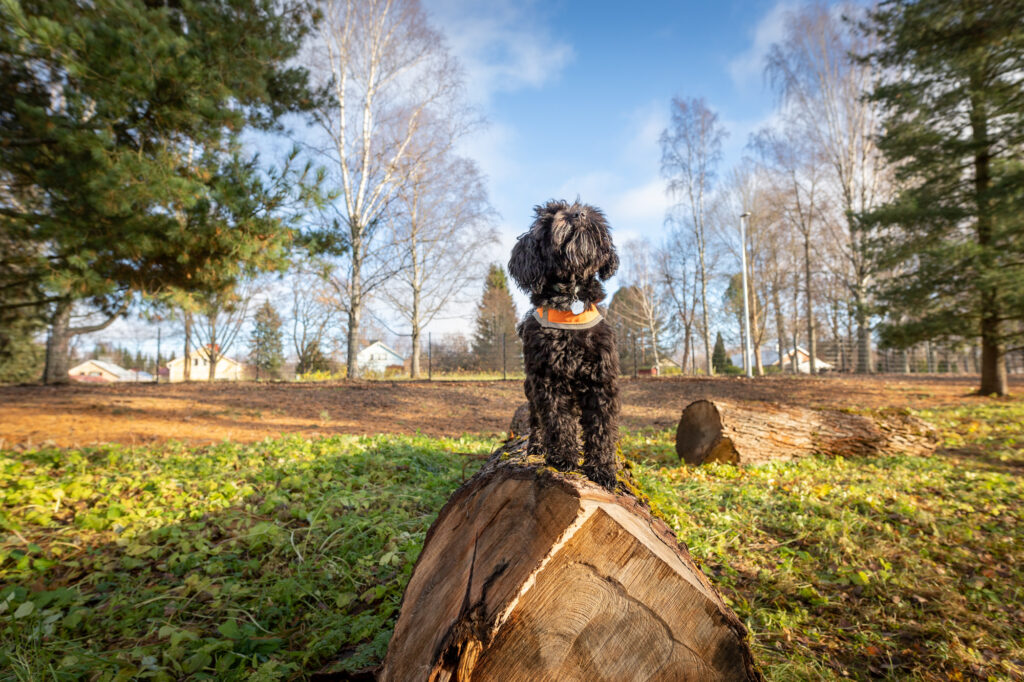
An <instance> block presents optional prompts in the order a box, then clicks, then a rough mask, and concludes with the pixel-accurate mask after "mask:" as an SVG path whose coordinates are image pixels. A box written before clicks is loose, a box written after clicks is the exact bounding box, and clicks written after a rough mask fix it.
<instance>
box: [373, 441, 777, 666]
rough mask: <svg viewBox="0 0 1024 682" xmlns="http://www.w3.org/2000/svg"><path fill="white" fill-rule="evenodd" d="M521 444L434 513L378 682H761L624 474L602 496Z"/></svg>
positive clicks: (737, 626) (728, 620) (696, 576)
mask: <svg viewBox="0 0 1024 682" xmlns="http://www.w3.org/2000/svg"><path fill="white" fill-rule="evenodd" d="M526 444H527V438H525V437H520V438H514V439H510V440H509V441H507V442H506V444H505V445H504V446H502V447H501V448H499V449H498V450H497V451H496V452H495V453H494V454H493V455H492V456H491V458H490V459H489V460H488V462H487V464H486V465H485V466H484V468H483V469H482V470H481V471H480V472H479V473H478V474H477V475H476V476H474V477H473V478H472V479H471V480H470V481H468V482H467V483H466V484H465V485H463V486H462V487H461V488H460V489H459V490H458V491H456V492H455V494H454V495H452V497H451V498H450V499H449V500H448V503H447V504H446V505H445V506H444V508H443V509H442V510H441V513H440V515H439V516H438V518H437V521H436V522H435V523H434V525H433V526H432V527H431V528H430V531H429V532H428V533H427V538H426V542H425V544H424V547H423V552H422V554H421V555H420V558H419V561H418V562H417V564H416V568H415V570H414V571H413V575H412V578H411V580H410V581H409V585H408V586H407V587H406V590H405V595H404V597H403V600H402V609H401V612H400V615H399V618H398V623H397V624H396V626H395V632H394V635H393V636H392V639H391V643H390V646H389V647H388V654H387V658H386V659H385V661H384V665H383V668H382V670H381V674H380V679H381V680H383V681H388V682H391V681H396V682H408V681H412V680H430V681H431V682H449V681H459V682H465V681H467V680H474V681H475V682H479V681H483V680H501V681H502V682H506V681H509V682H514V681H523V682H525V681H527V680H529V681H530V682H534V681H536V680H552V681H554V680H558V681H559V682H561V681H564V680H587V681H588V682H590V681H598V680H607V681H609V682H611V681H615V682H620V681H628V680H664V681H666V682H668V681H669V680H673V681H674V680H701V681H703V680H761V679H762V677H761V675H760V673H759V672H758V671H757V669H756V668H755V666H754V663H753V656H752V654H751V651H750V648H749V646H748V645H747V642H746V630H745V629H744V627H743V625H742V623H740V621H739V619H738V618H737V617H736V615H735V614H734V613H733V612H732V611H731V610H730V609H729V608H728V606H726V605H725V603H724V602H723V601H722V599H721V597H720V596H719V595H718V593H717V592H716V591H715V589H714V588H713V587H712V586H711V584H710V583H709V582H708V580H707V578H706V577H705V576H704V574H703V573H701V571H700V569H698V568H697V567H696V566H695V565H694V563H693V562H692V561H691V559H690V556H689V554H688V552H687V550H686V548H685V547H682V546H680V544H679V543H678V541H677V540H676V538H675V535H674V534H673V533H672V531H671V530H670V529H669V527H668V526H667V525H665V523H664V522H662V521H661V520H660V519H658V518H656V517H654V516H652V515H651V513H650V510H649V509H648V507H647V505H646V504H645V503H644V502H643V501H642V500H641V499H638V498H637V497H636V496H634V495H633V494H631V493H630V492H629V489H630V487H631V482H630V481H629V477H628V473H627V474H626V475H625V476H624V477H623V478H622V481H621V482H620V489H619V490H617V491H616V493H615V494H613V493H610V492H608V491H607V490H605V489H603V488H601V487H599V486H597V485H595V484H593V483H591V482H590V481H588V480H587V479H585V478H583V477H582V476H579V475H575V474H562V473H559V472H557V471H554V470H553V469H551V468H549V467H546V466H544V464H543V462H540V461H537V460H536V459H531V458H529V457H528V456H527V455H526Z"/></svg>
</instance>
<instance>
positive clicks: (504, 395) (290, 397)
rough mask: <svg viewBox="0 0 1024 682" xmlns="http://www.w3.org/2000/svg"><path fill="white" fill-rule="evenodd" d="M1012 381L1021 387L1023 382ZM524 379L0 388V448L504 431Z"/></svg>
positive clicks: (939, 385)
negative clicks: (333, 435)
mask: <svg viewBox="0 0 1024 682" xmlns="http://www.w3.org/2000/svg"><path fill="white" fill-rule="evenodd" d="M976 385H977V378H976V377H968V376H957V377H946V376H901V375H882V376H872V377H854V376H829V377H814V378H810V377H766V378H762V379H755V380H753V381H748V380H744V379H738V378H724V377H723V378H718V377H716V378H711V379H706V378H705V379H700V378H682V377H672V378H669V377H665V378H659V379H650V378H645V379H640V380H628V379H627V380H623V382H622V398H623V410H622V411H623V420H622V421H623V424H624V425H625V426H628V427H631V428H639V427H656V428H665V427H668V426H672V425H674V424H675V423H676V421H678V419H679V415H680V413H681V411H682V409H683V408H684V407H685V406H686V405H688V404H689V403H690V402H691V401H693V400H697V399H699V398H708V399H715V398H730V399H733V400H756V401H766V402H777V403H781V404H795V405H802V406H807V407H831V408H848V409H855V410H862V409H877V408H897V409H899V408H907V407H910V408H925V407H934V406H938V405H944V404H949V403H954V402H962V401H966V400H981V398H977V397H974V396H972V395H970V394H971V391H973V390H974V388H975V387H976ZM1011 389H1012V390H1014V391H1015V392H1017V393H1019V392H1021V390H1022V389H1024V381H1022V380H1020V379H1017V380H1016V381H1015V382H1012V383H1011ZM523 401H524V398H523V388H522V381H489V382H482V381H481V382H469V381H466V382H447V381H445V382H434V383H429V382H354V383H334V384H255V383H219V384H214V385H212V386H211V385H208V384H204V383H193V384H162V385H159V386H157V385H152V384H109V385H82V384H76V385H71V386H65V387H47V386H5V387H0V449H4V448H27V447H38V446H40V445H57V446H60V447H80V446H84V445H92V444H96V443H105V442H118V443H125V444H141V443H151V442H157V441H163V440H171V439H174V440H181V441H186V442H190V443H209V442H217V441H222V440H233V441H241V442H248V441H254V440H260V439H263V438H266V437H276V436H280V435H281V434H286V433H298V434H302V435H305V436H317V435H328V434H338V433H348V434H363V433H366V434H370V433H415V432H416V431H421V432H423V433H425V434H429V435H433V436H457V435H460V434H463V433H498V432H502V431H504V430H505V429H507V428H508V423H509V420H510V418H511V416H512V413H513V412H514V411H515V408H516V406H517V405H519V404H520V403H522V402H523Z"/></svg>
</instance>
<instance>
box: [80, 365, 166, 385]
mask: <svg viewBox="0 0 1024 682" xmlns="http://www.w3.org/2000/svg"><path fill="white" fill-rule="evenodd" d="M68 376H70V377H71V379H73V380H74V381H82V382H96V383H108V382H115V381H153V375H152V374H150V373H149V372H143V371H142V370H138V369H125V368H124V367H120V366H118V365H115V364H114V363H112V362H107V361H106V360H86V361H85V362H83V363H82V364H80V365H75V366H74V367H72V368H71V369H70V370H68Z"/></svg>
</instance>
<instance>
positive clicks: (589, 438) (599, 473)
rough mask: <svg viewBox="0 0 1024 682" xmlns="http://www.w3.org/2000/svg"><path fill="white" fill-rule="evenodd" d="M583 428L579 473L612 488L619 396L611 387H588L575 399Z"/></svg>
mask: <svg viewBox="0 0 1024 682" xmlns="http://www.w3.org/2000/svg"><path fill="white" fill-rule="evenodd" d="M579 402H580V412H581V418H580V422H581V425H582V426H583V473H585V474H586V475H587V478H589V479H590V480H592V481H593V482H594V483H597V484H598V485H602V486H604V487H605V488H608V489H609V490H612V489H614V488H615V474H616V463H615V445H616V443H617V442H618V439H619V396H618V390H617V389H616V387H615V386H614V385H612V386H607V385H605V386H591V387H589V388H587V389H585V390H584V391H583V393H582V394H581V395H580V398H579Z"/></svg>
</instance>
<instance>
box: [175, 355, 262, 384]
mask: <svg viewBox="0 0 1024 682" xmlns="http://www.w3.org/2000/svg"><path fill="white" fill-rule="evenodd" d="M186 362H188V363H189V364H190V365H191V367H190V368H189V380H190V381H208V380H209V379H210V354H209V352H208V351H207V350H206V349H205V348H197V349H195V350H193V351H191V352H190V353H189V354H188V355H187V356H186V357H183V358H175V359H174V360H171V361H170V362H168V363H167V370H168V374H169V376H168V379H169V381H170V382H171V383H176V382H179V381H184V380H185V363H186ZM244 378H245V365H243V364H242V363H240V362H238V361H237V360H232V359H231V358H229V357H226V356H224V355H221V356H220V357H218V358H217V373H216V375H215V376H214V379H215V380H217V381H240V380H242V379H244Z"/></svg>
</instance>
